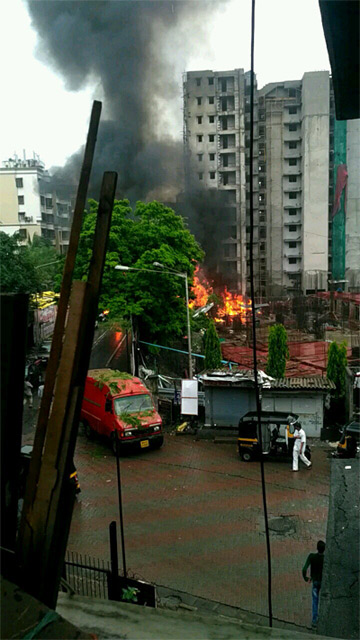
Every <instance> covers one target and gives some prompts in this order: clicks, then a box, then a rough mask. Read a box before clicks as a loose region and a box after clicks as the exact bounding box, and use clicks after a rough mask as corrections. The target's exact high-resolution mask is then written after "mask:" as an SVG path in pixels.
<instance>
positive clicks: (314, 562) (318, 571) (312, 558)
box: [302, 540, 325, 627]
mask: <svg viewBox="0 0 360 640" xmlns="http://www.w3.org/2000/svg"><path fill="white" fill-rule="evenodd" d="M324 551H325V542H323V541H322V540H319V542H318V543H317V553H309V555H308V557H307V559H306V562H305V564H304V566H303V569H302V574H303V578H304V580H305V582H309V580H310V581H311V582H312V626H313V627H316V625H317V620H318V609H319V593H320V589H321V579H322V571H323V564H324ZM309 567H310V578H309V577H308V576H307V570H308V568H309Z"/></svg>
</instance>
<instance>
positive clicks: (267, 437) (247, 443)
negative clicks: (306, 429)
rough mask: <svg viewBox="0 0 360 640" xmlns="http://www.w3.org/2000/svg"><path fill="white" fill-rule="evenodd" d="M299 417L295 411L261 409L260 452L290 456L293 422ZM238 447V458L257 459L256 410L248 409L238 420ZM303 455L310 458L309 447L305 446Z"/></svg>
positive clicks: (257, 427)
mask: <svg viewBox="0 0 360 640" xmlns="http://www.w3.org/2000/svg"><path fill="white" fill-rule="evenodd" d="M298 419H299V416H298V415H297V414H296V413H288V412H286V411H262V412H261V435H262V454H263V455H270V456H274V455H275V456H279V455H280V456H286V457H290V456H292V451H293V447H294V431H295V427H294V425H295V422H296V421H297V420H298ZM238 448H239V455H240V458H241V459H242V460H243V461H244V462H250V461H251V460H254V459H256V458H257V459H259V457H260V454H261V449H260V444H259V425H258V416H257V411H249V412H248V413H246V414H245V415H244V416H243V417H242V418H241V419H240V421H239V431H238ZM305 455H306V457H307V459H308V460H310V459H311V453H310V447H309V446H308V445H307V446H306V448H305Z"/></svg>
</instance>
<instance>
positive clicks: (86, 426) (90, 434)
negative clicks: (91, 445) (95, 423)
mask: <svg viewBox="0 0 360 640" xmlns="http://www.w3.org/2000/svg"><path fill="white" fill-rule="evenodd" d="M84 434H85V436H86V438H87V439H88V440H92V438H93V436H94V432H93V430H92V428H91V427H90V425H89V423H88V422H84Z"/></svg>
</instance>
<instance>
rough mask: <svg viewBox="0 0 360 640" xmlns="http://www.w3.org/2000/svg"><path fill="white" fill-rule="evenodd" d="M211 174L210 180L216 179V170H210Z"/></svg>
mask: <svg viewBox="0 0 360 640" xmlns="http://www.w3.org/2000/svg"><path fill="white" fill-rule="evenodd" d="M209 176H210V180H215V171H210V173H209Z"/></svg>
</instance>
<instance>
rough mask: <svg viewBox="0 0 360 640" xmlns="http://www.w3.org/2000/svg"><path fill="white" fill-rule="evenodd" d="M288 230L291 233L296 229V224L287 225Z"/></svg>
mask: <svg viewBox="0 0 360 640" xmlns="http://www.w3.org/2000/svg"><path fill="white" fill-rule="evenodd" d="M289 231H290V232H291V233H294V232H295V231H297V226H296V224H291V225H290V226H289Z"/></svg>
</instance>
